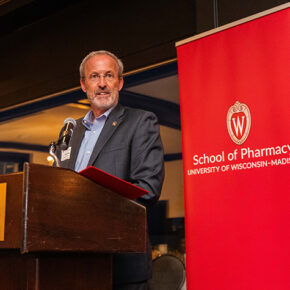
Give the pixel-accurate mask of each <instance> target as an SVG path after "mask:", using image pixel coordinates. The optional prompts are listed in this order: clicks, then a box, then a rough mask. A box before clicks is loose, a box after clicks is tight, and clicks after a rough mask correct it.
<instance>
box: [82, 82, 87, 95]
mask: <svg viewBox="0 0 290 290" xmlns="http://www.w3.org/2000/svg"><path fill="white" fill-rule="evenodd" d="M80 83H81V88H82V90H83V92H84V93H86V92H87V89H86V84H85V80H82V79H81V80H80Z"/></svg>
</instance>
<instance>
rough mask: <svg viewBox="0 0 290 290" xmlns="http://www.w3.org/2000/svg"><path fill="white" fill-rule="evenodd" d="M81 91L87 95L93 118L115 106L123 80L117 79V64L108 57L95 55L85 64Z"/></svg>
mask: <svg viewBox="0 0 290 290" xmlns="http://www.w3.org/2000/svg"><path fill="white" fill-rule="evenodd" d="M81 87H82V90H83V91H84V92H85V93H86V94H87V97H88V100H89V102H90V104H91V108H92V111H93V113H94V115H95V117H98V116H100V115H101V114H103V113H104V112H106V111H107V110H108V109H109V108H111V107H112V106H113V105H115V104H116V103H117V102H118V99H119V91H120V90H121V89H122V87H123V78H119V77H118V64H117V63H116V61H115V60H114V59H113V58H112V57H110V56H109V55H106V54H102V55H95V56H93V57H91V58H90V59H88V60H87V62H86V64H85V79H84V80H81Z"/></svg>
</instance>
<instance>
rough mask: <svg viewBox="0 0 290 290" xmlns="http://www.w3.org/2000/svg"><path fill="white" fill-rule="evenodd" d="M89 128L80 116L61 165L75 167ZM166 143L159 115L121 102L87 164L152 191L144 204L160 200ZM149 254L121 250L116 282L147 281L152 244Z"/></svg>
mask: <svg viewBox="0 0 290 290" xmlns="http://www.w3.org/2000/svg"><path fill="white" fill-rule="evenodd" d="M85 130H86V128H85V127H84V126H83V125H82V119H79V120H77V124H76V127H75V129H74V132H73V136H72V138H71V141H70V144H69V146H70V147H71V155H70V159H68V160H65V161H63V162H61V167H64V168H70V169H74V165H75V162H76V158H77V154H78V150H79V148H80V145H81V142H82V138H83V136H84V133H85ZM163 154H164V153H163V146H162V143H161V138H160V134H159V125H158V121H157V118H156V116H155V115H154V114H153V113H151V112H147V111H143V110H138V109H132V108H127V107H123V106H122V105H120V104H118V105H117V106H116V108H114V110H113V111H112V112H111V113H110V115H109V117H108V118H107V120H106V123H105V125H104V127H103V130H102V132H101V134H100V136H99V139H98V141H97V143H96V145H95V147H94V151H93V152H92V155H91V157H90V160H89V164H88V166H95V167H97V168H99V169H102V170H104V171H106V172H108V173H110V174H112V175H115V176H117V177H119V178H121V179H124V180H126V181H128V182H130V183H133V184H135V185H137V186H140V187H142V188H144V189H146V190H148V191H149V194H148V195H145V196H143V197H141V198H139V199H138V200H137V201H138V202H140V203H142V204H143V205H145V206H148V205H149V204H151V203H154V202H156V201H157V200H158V198H159V196H160V193H161V188H162V184H163V179H164V161H163V157H164V156H163ZM147 244H148V247H147V253H146V254H120V255H115V257H114V259H113V280H114V283H115V284H120V283H133V282H139V281H144V280H147V279H149V278H150V276H151V246H150V243H149V241H148V243H147Z"/></svg>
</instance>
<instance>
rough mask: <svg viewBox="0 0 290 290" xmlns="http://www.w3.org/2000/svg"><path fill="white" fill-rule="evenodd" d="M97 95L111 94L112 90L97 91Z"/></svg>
mask: <svg viewBox="0 0 290 290" xmlns="http://www.w3.org/2000/svg"><path fill="white" fill-rule="evenodd" d="M94 93H95V95H98V94H101V93H105V94H110V93H111V91H110V90H96V91H95V92H94Z"/></svg>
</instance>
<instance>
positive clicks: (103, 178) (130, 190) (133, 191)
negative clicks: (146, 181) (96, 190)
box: [79, 166, 148, 199]
mask: <svg viewBox="0 0 290 290" xmlns="http://www.w3.org/2000/svg"><path fill="white" fill-rule="evenodd" d="M79 174H80V175H82V176H85V177H87V178H89V179H91V180H93V181H95V182H97V183H98V184H100V185H102V186H104V187H107V188H109V189H111V190H113V191H115V192H117V193H119V194H121V195H123V196H125V197H128V198H130V199H135V198H138V197H140V196H142V195H144V194H148V191H147V190H145V189H143V188H141V187H139V186H136V185H134V184H132V183H130V182H127V181H125V180H123V179H121V178H118V177H116V176H114V175H111V174H109V173H107V172H105V171H103V170H101V169H98V168H96V167H94V166H89V167H87V168H85V169H84V170H82V171H80V172H79Z"/></svg>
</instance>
